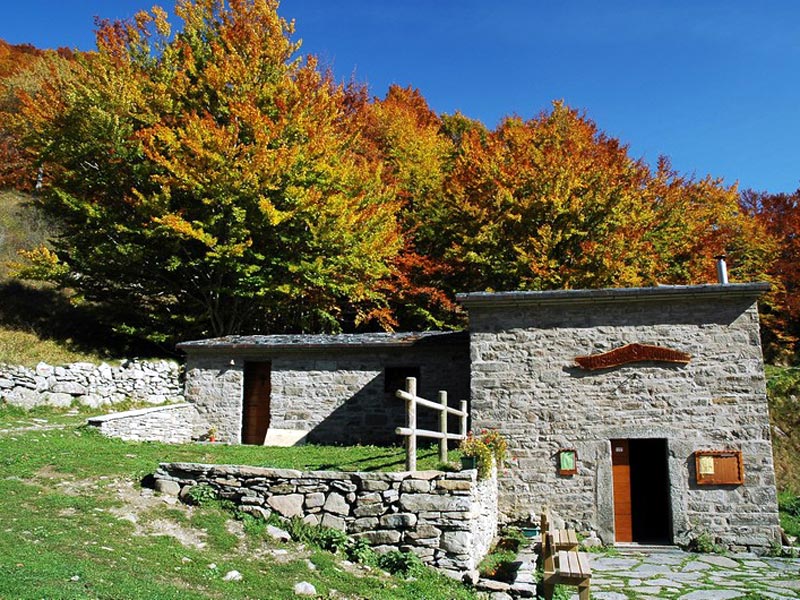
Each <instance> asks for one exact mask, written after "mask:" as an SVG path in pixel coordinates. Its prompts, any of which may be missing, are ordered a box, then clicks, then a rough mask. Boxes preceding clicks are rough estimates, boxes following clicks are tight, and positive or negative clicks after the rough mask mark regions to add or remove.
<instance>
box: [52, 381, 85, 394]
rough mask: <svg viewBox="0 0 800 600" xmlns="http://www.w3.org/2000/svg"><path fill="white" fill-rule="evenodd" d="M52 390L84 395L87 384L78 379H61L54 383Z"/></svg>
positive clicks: (60, 392)
mask: <svg viewBox="0 0 800 600" xmlns="http://www.w3.org/2000/svg"><path fill="white" fill-rule="evenodd" d="M52 391H54V392H55V393H57V394H72V395H73V396H82V395H83V394H85V393H86V392H87V390H86V386H83V385H81V384H80V383H78V382H76V381H61V382H59V383H56V384H55V385H53V387H52Z"/></svg>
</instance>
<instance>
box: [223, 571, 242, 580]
mask: <svg viewBox="0 0 800 600" xmlns="http://www.w3.org/2000/svg"><path fill="white" fill-rule="evenodd" d="M241 580H242V574H241V573H239V571H237V570H235V569H234V570H233V571H228V572H227V573H225V577H223V578H222V581H241Z"/></svg>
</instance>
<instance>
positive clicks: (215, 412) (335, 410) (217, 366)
mask: <svg viewBox="0 0 800 600" xmlns="http://www.w3.org/2000/svg"><path fill="white" fill-rule="evenodd" d="M186 361H187V368H186V400H187V401H188V402H192V403H193V404H195V405H196V406H197V409H198V411H199V413H200V414H201V416H202V418H203V419H205V420H206V422H207V423H208V425H209V426H212V425H213V426H215V427H216V428H217V431H218V432H219V433H218V435H219V439H220V440H221V441H224V442H230V443H239V442H240V441H241V429H242V386H243V380H244V376H243V370H244V363H245V361H255V362H266V361H269V362H271V364H272V371H271V380H272V392H271V401H270V415H271V419H270V428H274V429H277V430H298V431H305V432H308V438H307V439H308V441H309V442H319V443H386V442H399V441H401V440H400V438H398V437H397V436H396V434H395V433H394V429H395V427H398V426H402V425H405V405H404V403H403V401H401V400H399V399H397V398H395V397H394V394H393V393H391V392H389V393H387V392H385V391H384V368H385V367H386V366H414V365H416V366H419V367H420V382H419V388H418V393H419V394H420V395H421V396H423V397H425V398H429V399H432V400H436V398H437V393H438V391H439V390H447V392H448V394H449V400H450V405H451V406H453V407H456V408H458V407H459V402H460V400H466V399H467V398H468V396H469V349H468V347H467V343H466V340H463V341H462V342H461V343H458V344H453V343H450V344H440V345H439V346H436V347H430V346H428V347H425V348H421V349H420V348H395V349H391V350H388V349H387V350H380V351H379V350H375V349H372V348H362V349H358V348H355V349H304V350H303V351H292V350H284V351H277V350H273V351H270V350H269V349H264V350H260V351H258V352H255V351H249V352H242V351H239V352H236V351H231V350H228V351H222V350H217V351H215V350H209V349H200V350H190V349H187V359H186ZM418 418H419V426H420V427H423V428H435V429H438V425H437V423H438V421H437V419H438V413H436V412H435V411H420V412H419V416H418ZM451 427H452V429H451V430H452V431H456V430H457V429H456V428H457V422H456V421H455V420H453V421H452V425H451Z"/></svg>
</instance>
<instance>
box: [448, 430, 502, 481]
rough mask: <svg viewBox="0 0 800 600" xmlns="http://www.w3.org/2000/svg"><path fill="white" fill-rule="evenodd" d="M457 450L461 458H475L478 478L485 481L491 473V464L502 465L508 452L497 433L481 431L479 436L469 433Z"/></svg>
mask: <svg viewBox="0 0 800 600" xmlns="http://www.w3.org/2000/svg"><path fill="white" fill-rule="evenodd" d="M458 449H459V450H460V451H461V454H462V456H470V457H475V458H476V459H477V460H476V462H477V467H478V478H479V479H485V478H486V477H489V475H490V474H491V472H492V463H496V464H497V466H498V467H501V466H502V465H503V462H504V461H505V458H506V452H507V451H508V442H507V441H506V439H505V438H504V437H503V436H502V435H500V434H499V433H498V432H497V431H495V430H491V431H487V430H483V431H481V435H475V434H474V433H472V432H471V431H470V432H469V433H468V434H467V437H465V438H464V439H463V440H461V444H460V445H459V447H458Z"/></svg>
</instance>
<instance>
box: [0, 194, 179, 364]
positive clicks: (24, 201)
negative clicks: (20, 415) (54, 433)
mask: <svg viewBox="0 0 800 600" xmlns="http://www.w3.org/2000/svg"><path fill="white" fill-rule="evenodd" d="M50 231H51V228H50V226H49V224H48V223H47V221H46V220H45V219H44V218H43V217H42V216H41V215H40V214H39V213H38V212H37V211H36V210H35V209H34V208H33V207H32V206H31V205H30V198H29V197H28V196H26V195H25V194H21V193H18V192H13V191H1V190H0V363H3V362H5V363H9V364H22V365H29V366H32V365H35V364H36V363H37V362H39V361H45V362H48V363H51V364H63V363H67V362H75V361H85V360H86V361H99V360H103V359H114V358H123V357H125V356H159V355H160V356H163V355H164V352H163V350H160V349H157V348H154V347H152V346H149V345H148V346H145V345H144V344H141V343H136V342H135V341H133V340H131V339H129V338H127V337H125V336H124V335H120V334H117V333H115V332H114V331H113V330H112V329H111V327H110V326H109V325H108V324H103V323H101V321H100V319H99V317H100V315H101V314H102V313H101V312H99V311H98V310H97V309H96V308H95V307H93V306H91V305H89V304H88V303H83V304H81V305H79V306H76V305H74V304H73V303H72V302H71V301H70V298H69V297H68V296H67V295H65V294H64V293H62V292H60V291H58V290H55V289H53V288H52V287H50V286H47V285H44V284H30V283H23V282H21V281H18V280H15V279H13V278H12V277H11V274H12V272H13V271H12V269H11V263H13V262H15V261H18V260H19V255H18V251H19V250H21V249H29V248H34V247H36V246H38V245H40V244H43V243H44V242H45V240H46V239H47V237H48V236H49V235H50Z"/></svg>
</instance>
